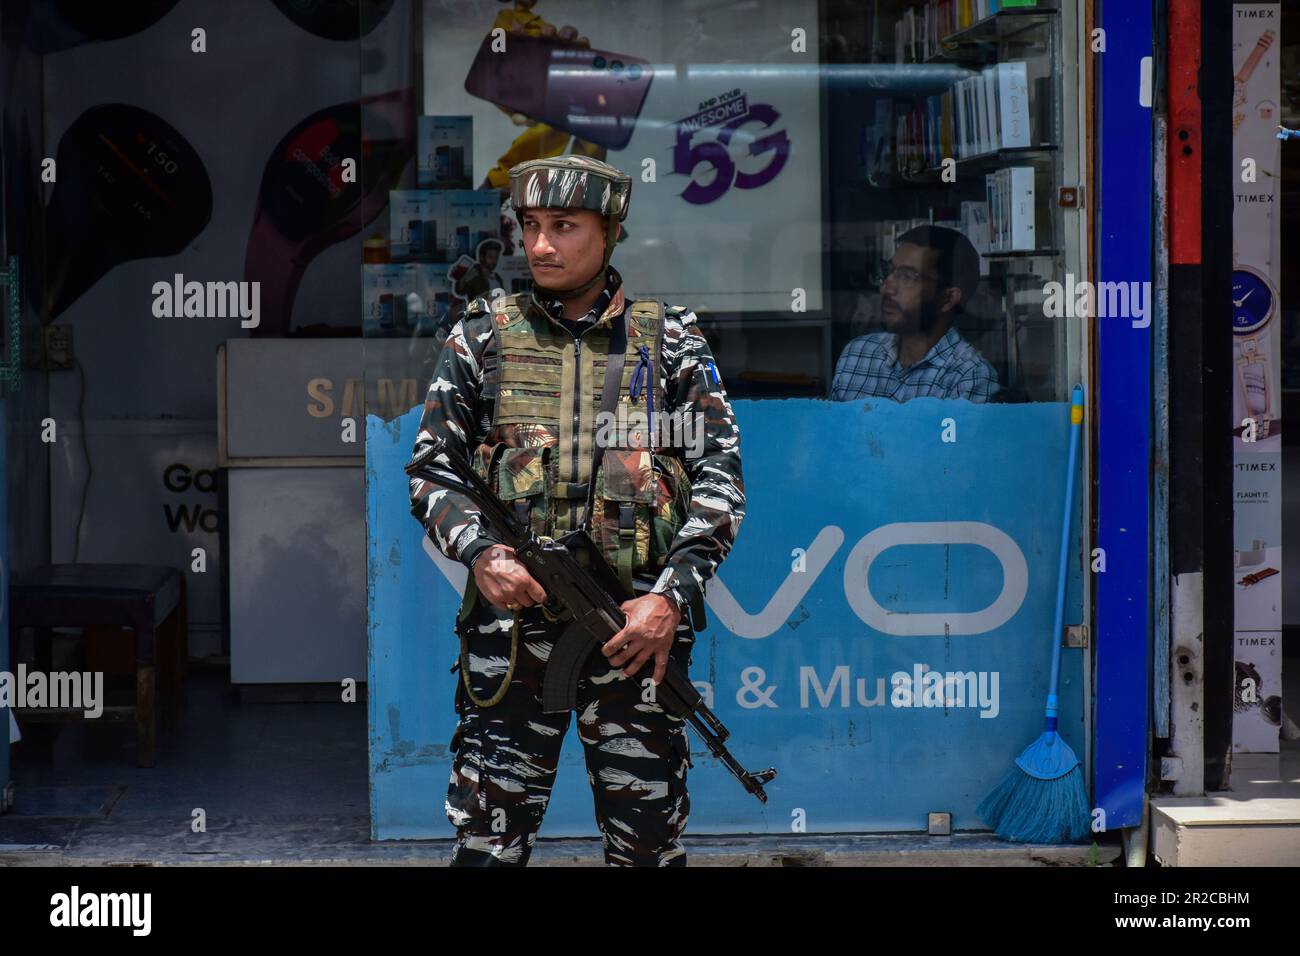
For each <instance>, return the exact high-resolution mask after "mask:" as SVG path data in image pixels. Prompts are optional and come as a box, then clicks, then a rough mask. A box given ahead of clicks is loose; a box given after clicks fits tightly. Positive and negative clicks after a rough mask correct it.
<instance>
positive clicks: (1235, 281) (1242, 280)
mask: <svg viewBox="0 0 1300 956" xmlns="http://www.w3.org/2000/svg"><path fill="white" fill-rule="evenodd" d="M1275 301H1276V297H1275V296H1274V295H1273V289H1272V287H1271V286H1270V285H1269V283H1268V280H1267V279H1265V278H1264V277H1263V276H1262V275H1260V274H1259V273H1258V272H1256V271H1255V270H1254V269H1240V268H1239V269H1234V270H1233V273H1232V331H1233V333H1234V334H1236V335H1249V334H1251V333H1253V332H1256V331H1258V330H1259V329H1261V328H1263V327H1264V325H1265V323H1267V322H1268V320H1269V319H1271V318H1272V317H1273V305H1274V303H1275Z"/></svg>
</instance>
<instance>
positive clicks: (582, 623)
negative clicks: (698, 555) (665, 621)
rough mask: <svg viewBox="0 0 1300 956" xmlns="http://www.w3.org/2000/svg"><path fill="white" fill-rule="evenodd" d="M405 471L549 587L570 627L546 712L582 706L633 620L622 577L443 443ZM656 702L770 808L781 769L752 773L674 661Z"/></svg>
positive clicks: (546, 687) (548, 607)
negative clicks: (548, 529)
mask: <svg viewBox="0 0 1300 956" xmlns="http://www.w3.org/2000/svg"><path fill="white" fill-rule="evenodd" d="M439 456H442V457H443V458H445V459H446V461H447V467H448V469H449V470H450V471H451V472H453V473H454V474H455V475H456V477H457V478H459V479H460V481H459V482H454V481H450V480H449V479H447V478H446V477H445V476H443V475H441V474H439V473H438V472H437V471H435V470H434V467H433V461H434V459H435V458H437V457H439ZM406 473H407V474H408V475H411V476H412V477H416V478H422V479H424V480H425V481H429V482H433V483H434V484H437V485H441V486H442V487H444V488H448V489H450V490H452V491H457V492H460V493H461V494H463V495H465V497H467V498H469V499H470V500H471V501H473V502H474V504H475V505H477V506H478V508H479V512H480V515H481V517H482V518H483V519H484V520H485V521H486V522H487V525H488V527H489V528H491V529H492V530H493V531H494V532H495V533H496V535H497V536H498V537H499V538H500V539H501V541H502V543H503V544H506V545H509V546H510V547H511V548H513V549H514V552H515V558H516V560H518V561H519V562H520V563H521V564H522V565H523V566H524V567H526V568H527V569H528V573H529V574H531V575H532V576H533V577H534V578H535V579H536V580H537V582H538V583H539V584H541V586H542V587H543V588H544V589H545V590H546V594H547V600H546V604H545V605H543V610H545V611H546V612H547V615H548V616H549V617H550V618H551V619H552V620H555V621H557V622H559V623H563V624H565V625H566V626H565V628H564V632H563V633H562V634H561V635H560V638H559V639H558V640H557V641H556V642H555V646H554V647H552V648H551V654H550V657H549V658H548V659H547V662H546V675H545V677H544V678H543V680H542V711H543V712H544V713H547V714H562V713H564V712H565V711H568V710H572V709H573V708H574V707H575V705H576V702H577V696H578V678H579V676H580V674H581V671H582V667H583V665H584V664H585V663H586V662H587V658H588V657H590V656H591V655H592V653H594V652H595V651H596V649H597V648H599V647H600V646H601V645H603V644H605V643H606V642H607V641H608V640H609V639H610V638H611V637H613V636H614V635H615V634H616V633H618V632H619V631H621V630H622V629H623V626H624V625H625V624H626V623H627V616H626V615H625V614H624V613H623V611H622V609H621V608H620V607H619V605H620V604H621V603H622V602H623V601H626V600H630V599H631V598H632V597H633V596H634V595H631V594H628V593H627V590H626V588H624V586H623V583H622V582H621V581H620V580H619V579H618V575H616V574H615V573H614V571H613V569H612V568H610V566H609V564H608V562H606V560H605V558H604V555H602V554H601V553H600V551H599V549H597V548H596V546H595V544H594V542H592V540H591V538H590V537H589V536H588V535H587V533H586V532H585V531H583V530H577V531H571V532H568V533H566V534H564V535H562V536H560V537H559V538H556V539H551V538H545V537H539V536H537V535H535V534H533V533H532V531H531V529H529V528H528V527H526V526H525V525H524V524H523V523H522V522H521V521H520V520H519V519H518V518H517V517H515V514H514V512H513V511H511V510H510V509H509V508H507V507H506V506H505V504H503V503H502V501H501V499H500V498H498V497H497V496H496V495H495V494H494V493H493V492H492V489H491V488H489V487H488V485H487V483H486V482H485V481H483V479H482V478H480V477H479V476H478V474H476V473H475V472H474V470H473V469H472V468H470V466H469V463H468V462H467V461H465V459H464V458H463V457H462V456H460V455H457V454H453V453H452V452H450V451H448V450H447V447H446V442H445V441H444V440H443V439H441V438H439V439H436V440H435V441H434V443H433V444H432V445H431V446H429V447H428V448H426V449H424V450H423V451H422V452H420V453H419V454H418V455H416V456H415V457H414V458H412V459H411V460H410V461H409V462H407V463H406ZM572 548H581V549H583V550H584V551H585V553H586V554H587V556H588V557H589V559H590V560H589V564H590V567H583V566H582V565H581V564H579V563H578V560H577V558H575V557H574V554H573V551H572V550H571V549H572ZM653 674H654V662H653V661H650V662H648V663H647V664H646V665H645V666H644V667H643V668H642V670H641V671H640V672H639V673H638V674H636V675H635V678H636V679H637V680H638V681H639V682H640V683H642V684H644V682H645V679H646V678H648V677H651V676H653ZM630 676H631V675H630ZM655 699H656V700H657V702H658V703H659V705H660V706H661V707H663V709H664V710H665V711H667V712H668V713H670V714H672V715H673V716H675V717H680V718H682V719H684V720H685V721H687V723H688V724H689V725H690V726H691V727H692V728H694V730H695V732H696V733H697V734H699V736H700V739H701V740H703V741H704V744H705V746H707V747H708V748H709V752H710V753H712V754H713V756H715V757H717V758H718V759H719V760H721V761H722V764H723V766H725V767H726V768H727V769H728V770H730V771H731V772H732V773H733V774H734V775H735V776H736V778H737V779H738V780H739V781H740V783H741V785H742V786H743V787H744V788H745V789H746V790H748V791H749V792H750V793H752V794H753V795H754V796H756V797H758V799H759V800H761V801H762V802H763V803H766V802H767V793H766V792H764V790H763V784H765V783H767V782H769V781H770V780H772V779H773V778H774V777H775V776H776V770H775V769H773V768H771V767H769V768H768V769H766V770H760V771H759V772H758V773H750V772H749V771H748V770H746V769H745V768H744V767H742V766H741V765H740V763H739V762H738V761H737V760H736V758H735V757H733V756H732V755H731V752H730V751H729V750H727V747H726V745H725V741H726V740H727V738H728V737H729V736H731V734H730V732H729V731H728V730H727V728H726V727H724V726H723V725H722V721H720V720H718V717H717V715H716V714H714V713H713V711H711V710H710V709H709V708H708V707H707V706H705V704H704V699H703V697H701V696H700V692H699V691H697V690H696V689H695V687H694V686H693V685H692V684H691V682H690V680H688V679H687V677H686V675H685V674H683V673H682V671H681V669H680V668H679V667H677V665H676V664H675V663H674V662H673V661H672V660H669V662H668V670H667V673H666V674H665V676H664V679H663V682H662V683H660V684H659V686H658V687H656V688H655Z"/></svg>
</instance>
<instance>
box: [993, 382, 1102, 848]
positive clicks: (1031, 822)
mask: <svg viewBox="0 0 1300 956" xmlns="http://www.w3.org/2000/svg"><path fill="white" fill-rule="evenodd" d="M1082 424H1083V386H1082V385H1076V386H1074V394H1073V395H1072V396H1071V399H1070V462H1069V465H1068V466H1067V468H1066V471H1065V514H1064V517H1062V519H1061V554H1060V561H1059V566H1058V568H1057V573H1056V613H1055V616H1054V618H1053V621H1052V676H1051V680H1050V687H1049V689H1048V692H1047V727H1046V730H1044V732H1043V735H1042V736H1041V737H1039V738H1038V739H1037V740H1035V741H1034V742H1033V743H1032V744H1030V745H1029V746H1028V747H1026V748H1025V751H1024V753H1022V754H1021V755H1020V756H1019V757H1018V758H1017V759H1016V765H1015V766H1014V767H1012V768H1011V770H1010V772H1009V773H1008V774H1007V775H1006V776H1005V777H1004V778H1003V779H1002V782H1001V783H1000V784H998V785H997V787H995V788H994V789H993V792H992V793H990V794H989V795H988V796H987V797H985V798H984V800H983V801H982V802H981V803H980V805H979V806H978V807H977V808H976V812H977V813H978V814H979V815H980V816H981V817H982V818H983V819H984V822H985V823H987V824H988V825H989V826H990V827H992V828H993V829H994V830H996V831H997V833H998V836H1000V837H1002V839H1004V840H1013V841H1015V842H1016V843H1058V842H1075V841H1078V840H1081V839H1083V837H1085V836H1086V835H1087V833H1088V824H1089V822H1090V814H1089V811H1088V793H1087V790H1086V789H1085V788H1084V785H1083V771H1082V769H1081V768H1080V767H1079V759H1078V758H1077V757H1076V756H1075V755H1074V751H1072V750H1071V749H1070V748H1069V746H1068V745H1067V744H1066V742H1065V741H1064V740H1063V739H1062V738H1061V736H1060V735H1059V734H1058V733H1057V732H1056V714H1057V696H1056V691H1057V687H1058V685H1059V684H1060V677H1061V625H1062V624H1063V623H1064V617H1065V579H1066V570H1067V569H1068V567H1069V564H1068V557H1069V550H1070V530H1071V521H1070V519H1071V516H1072V513H1073V511H1074V470H1075V466H1076V464H1077V463H1078V460H1079V433H1080V432H1081V431H1082V430H1083V429H1082Z"/></svg>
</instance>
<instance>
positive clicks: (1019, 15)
mask: <svg viewBox="0 0 1300 956" xmlns="http://www.w3.org/2000/svg"><path fill="white" fill-rule="evenodd" d="M1060 13H1061V10H1058V9H1054V8H1047V9H1043V8H1039V7H1034V8H1024V9H1010V10H998V12H997V13H995V14H992V16H991V17H984V20H980V21H978V22H975V23H971V25H970V26H969V27H966V29H965V30H958V31H957V33H952V34H948V35H946V36H944V38H941V39H940V40H939V43H940V46H941V47H944V49H945V51H948V52H946V53H940V56H945V55H946V56H949V57H952V56H953V52H956V51H963V49H972V48H982V47H983V48H991V47H992V48H996V47H997V46H998V44H1001V43H1005V42H1008V40H1010V39H1013V38H1015V36H1018V35H1021V34H1023V33H1026V31H1027V30H1034V29H1035V27H1039V26H1044V25H1047V23H1050V22H1052V18H1053V17H1056V16H1057V14H1060Z"/></svg>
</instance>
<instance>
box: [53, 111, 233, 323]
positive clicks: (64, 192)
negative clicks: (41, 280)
mask: <svg viewBox="0 0 1300 956" xmlns="http://www.w3.org/2000/svg"><path fill="white" fill-rule="evenodd" d="M56 163H57V168H58V179H57V182H56V185H55V187H54V192H53V194H52V195H51V197H50V203H49V208H48V209H47V211H46V223H47V227H46V228H47V232H46V249H47V256H48V258H47V263H46V269H47V274H48V276H49V278H50V288H49V290H48V292H49V298H48V303H47V304H48V308H49V312H50V317H51V318H53V317H54V316H56V315H58V314H59V313H60V312H62V311H63V310H64V309H65V308H67V306H68V305H70V304H71V303H72V302H73V301H74V300H75V299H76V298H77V297H78V296H79V295H81V293H82V292H84V291H85V290H86V289H88V288H90V286H91V285H92V284H93V283H94V282H95V281H96V280H98V279H99V277H100V276H102V275H103V274H104V273H106V272H107V271H108V270H109V269H111V268H112V267H113V266H115V265H117V264H119V263H122V262H127V261H129V260H131V259H144V258H153V257H157V256H168V255H173V254H175V253H177V252H180V251H181V250H182V249H183V248H184V247H185V246H186V245H187V244H188V243H189V242H190V241H191V240H193V239H194V237H195V236H197V235H198V234H199V232H200V231H201V230H202V229H203V227H204V226H205V225H207V223H208V220H209V219H210V218H211V216H212V185H211V183H210V182H209V180H208V174H207V170H205V169H204V168H203V163H202V161H201V160H200V159H199V156H198V154H197V153H196V152H195V151H194V148H193V147H192V146H190V144H189V143H188V142H187V141H186V140H185V138H184V137H183V136H182V135H181V134H180V133H179V132H177V131H176V130H175V129H174V128H173V127H172V126H171V125H170V124H168V123H167V122H165V121H164V120H163V119H161V118H160V117H158V116H156V115H154V114H153V113H150V112H148V111H147V110H142V109H140V108H138V107H135V106H127V105H125V104H121V103H112V104H108V105H105V106H96V107H93V108H91V109H88V110H86V112H84V113H82V114H81V115H80V116H79V117H77V119H76V120H75V121H74V122H73V124H72V125H71V126H70V127H68V131H67V132H66V133H64V134H63V138H62V139H61V140H59V148H58V152H57V154H56Z"/></svg>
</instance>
